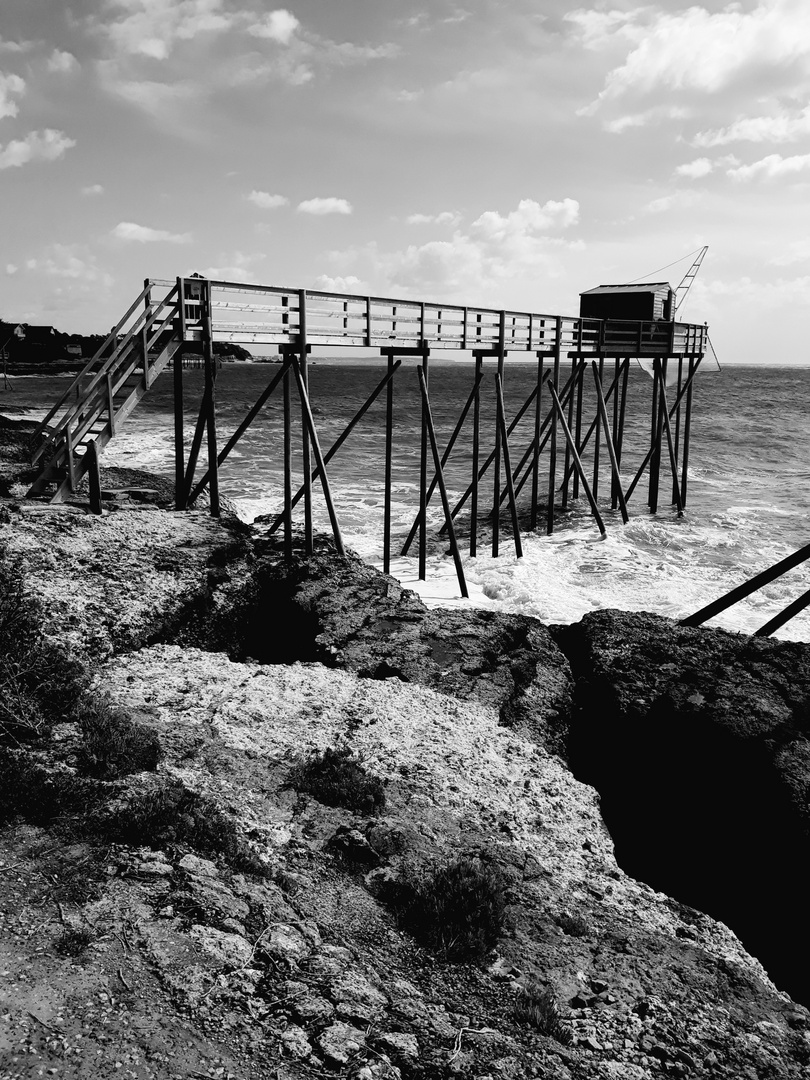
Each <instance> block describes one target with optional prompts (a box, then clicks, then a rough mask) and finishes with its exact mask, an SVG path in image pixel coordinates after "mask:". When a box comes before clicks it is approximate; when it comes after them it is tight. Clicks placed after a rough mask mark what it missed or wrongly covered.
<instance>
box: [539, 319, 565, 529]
mask: <svg viewBox="0 0 810 1080" xmlns="http://www.w3.org/2000/svg"><path fill="white" fill-rule="evenodd" d="M556 324H557V331H556V334H555V336H554V372H553V375H552V380H553V381H552V384H551V386H550V387H549V389H550V390H552V391H553V393H552V399H554V398H556V397H557V392H558V390H559V388H560V355H561V352H562V318H561V317H560V316H559V315H558V316H557V319H556ZM555 416H556V412H555V411H554V410H552V412H551V441H550V446H549V465H548V505H547V507H546V532H547V533H548V535H549V536H551V534H552V533H553V532H554V492H555V490H556V487H557V422H556V420H555ZM538 450H539V447H538Z"/></svg>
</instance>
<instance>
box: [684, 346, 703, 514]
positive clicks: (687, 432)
mask: <svg viewBox="0 0 810 1080" xmlns="http://www.w3.org/2000/svg"><path fill="white" fill-rule="evenodd" d="M702 359H703V356H702V355H701V356H699V357H698V358H697V360H695V358H694V357H691V356H690V357H689V375H688V376H687V379H686V385H687V387H688V389H687V391H686V411H685V414H684V419H683V462H682V464H681V503H682V504H683V505H684V506H686V486H687V482H688V476H689V444H690V441H691V437H692V380H693V379H694V377H695V375H696V374H697V369H698V367H699V366H700V362H701V360H702ZM678 400H679V401H680V397H679V398H678Z"/></svg>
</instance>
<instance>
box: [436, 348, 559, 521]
mask: <svg viewBox="0 0 810 1080" xmlns="http://www.w3.org/2000/svg"><path fill="white" fill-rule="evenodd" d="M484 355H487V356H491V355H492V354H491V353H486V354H484ZM567 385H568V384H566V386H567ZM536 395H537V387H535V388H534V389H533V390H532V392H531V393H530V394H529V396H528V397H527V398H526V400H525V401H524V402H523V404H522V405H521V407H520V408H519V409H518V411H517V414H516V415H515V418H514V419H513V420H511V421H510V423H509V426H508V428H507V429H506V430H507V431H508V432H509V434H510V435H511V434H512V432H513V431H514V429H515V428H516V427H517V425H518V424H519V423H520V420H521V419H522V417H523V414H524V413H525V412H526V410H527V409H528V408H529V406H530V405H531V403H532V402H533V401H534V399H535V397H536ZM563 396H565V395H563ZM565 400H567V398H566V399H565ZM544 423H545V421H544ZM526 457H528V453H527V454H526ZM494 460H495V451H494V450H491V451H490V452H489V455H488V456H487V459H486V461H485V462H484V464H483V465H482V466H481V467H480V469H478V472H477V478H478V480H479V481H480V480H481V479H482V478H483V477H484V475H485V474H486V471H487V469H488V468H489V467H490V465H491V464H492V462H493V461H494ZM524 460H525V458H524ZM522 464H523V462H521V466H522ZM473 486H474V485H473V483H472V482H471V483H470V484H469V485H468V486H467V490H466V491H465V492H464V494H463V495H462V496H461V498H460V499H459V501H458V502H457V503H456V505H455V506H454V507H453V517H454V518H455V517H457V516H458V514H459V512H460V511H461V509H462V508H463V507H464V505H465V504H466V502H467V499H469V497H470V495H471V494H472V491H473ZM503 499H504V495H503V494H501V502H503ZM444 531H445V527H444V525H442V527H441V529H440V530H439V532H441V533H443V532H444Z"/></svg>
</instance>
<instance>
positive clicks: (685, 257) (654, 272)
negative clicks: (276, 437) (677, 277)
mask: <svg viewBox="0 0 810 1080" xmlns="http://www.w3.org/2000/svg"><path fill="white" fill-rule="evenodd" d="M702 250H703V248H702V247H699V248H695V250H694V251H690V252H689V254H688V255H682V256H681V257H680V259H676V260H675V262H671V263H667V265H666V266H659V268H658V269H657V270H651V271H650V272H649V274H642V275H641V276H640V277H637V278H633V280H632V281H628V282H627V284H628V285H635V283H636V282H637V281H641V280H642V278H645V277H652V276H653V274H660V273H661V271H662V270H669V268H670V266H677V265H678V263H679V262H683V261H684V259H691V258H692V256H693V255H697V253H698V252H699V251H702Z"/></svg>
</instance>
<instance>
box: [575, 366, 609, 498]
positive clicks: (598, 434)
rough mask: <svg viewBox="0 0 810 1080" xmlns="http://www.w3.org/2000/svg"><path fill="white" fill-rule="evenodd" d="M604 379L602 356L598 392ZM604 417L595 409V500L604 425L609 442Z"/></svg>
mask: <svg viewBox="0 0 810 1080" xmlns="http://www.w3.org/2000/svg"><path fill="white" fill-rule="evenodd" d="M604 378H605V358H604V356H600V357H599V388H600V390H601V387H602V383H603V382H604ZM603 404H604V402H603ZM606 416H607V413H605V414H604V415H603V412H602V410H601V409H597V412H596V437H595V440H594V444H593V497H594V498H595V499H598V498H599V457H600V453H601V448H602V447H601V444H602V426H603V425H604V428H605V438H606V440H607V441H608V442H609V441H610V428H609V427H608V424H607V420H606V419H605V417H606ZM581 452H582V451H581V450H580V453H581Z"/></svg>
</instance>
